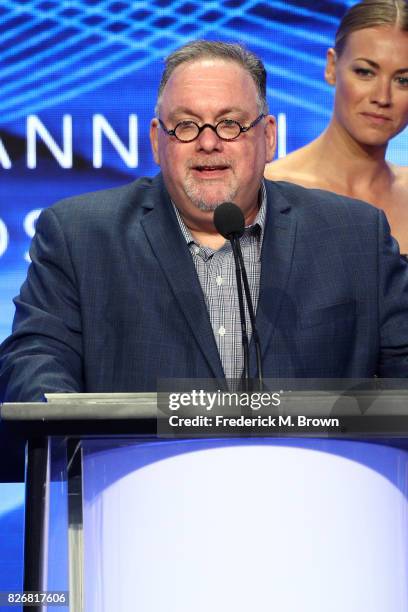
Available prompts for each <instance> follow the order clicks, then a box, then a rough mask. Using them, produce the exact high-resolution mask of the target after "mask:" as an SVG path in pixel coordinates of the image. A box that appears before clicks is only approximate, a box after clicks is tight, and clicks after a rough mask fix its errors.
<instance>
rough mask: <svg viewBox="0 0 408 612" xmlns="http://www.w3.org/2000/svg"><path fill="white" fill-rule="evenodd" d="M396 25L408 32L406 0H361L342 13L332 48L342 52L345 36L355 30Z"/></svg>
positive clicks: (339, 53) (338, 53) (407, 4)
mask: <svg viewBox="0 0 408 612" xmlns="http://www.w3.org/2000/svg"><path fill="white" fill-rule="evenodd" d="M382 25H391V26H398V27H399V28H400V29H401V30H403V31H406V32H408V2H407V1H406V0H363V1H362V2H359V3H358V4H355V5H354V6H352V7H351V8H349V10H348V11H347V12H346V14H345V15H344V17H343V19H342V20H341V22H340V25H339V27H338V29H337V32H336V39H335V46H334V49H335V51H336V54H337V56H338V57H340V55H341V54H342V52H343V50H344V47H345V44H346V42H347V37H348V36H349V35H350V34H351V33H352V32H356V31H357V30H364V29H365V28H373V27H375V26H382Z"/></svg>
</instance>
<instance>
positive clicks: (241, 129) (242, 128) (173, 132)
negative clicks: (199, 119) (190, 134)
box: [158, 113, 266, 143]
mask: <svg viewBox="0 0 408 612" xmlns="http://www.w3.org/2000/svg"><path fill="white" fill-rule="evenodd" d="M264 117H266V115H265V114H264V113H261V114H260V115H258V117H257V118H256V119H254V121H252V123H250V124H249V125H248V126H243V125H241V124H240V123H239V121H235V119H221V121H219V122H218V123H217V124H216V125H212V124H211V123H204V125H201V126H200V125H198V123H196V122H195V121H180V123H178V124H177V125H176V126H175V127H174V129H172V130H168V129H167V128H166V126H165V125H164V123H163V121H162V120H161V119H160V118H158V121H159V123H160V127H161V128H162V130H163V131H164V132H165V133H166V134H167V136H174V137H175V138H177V140H178V141H179V142H185V143H187V142H194V140H197V138H198V137H199V135H200V134H201V132H202V131H203V130H205V128H207V127H208V128H210V129H211V130H213V132H215V133H216V134H217V136H218V138H219V139H220V140H224V141H226V142H231V141H232V140H236V139H237V138H239V136H241V134H242V133H245V132H248V130H250V129H251V128H253V127H255V126H256V125H257V124H258V123H259V122H260V121H261V119H263V118H264ZM225 122H228V124H231V123H234V124H236V125H237V126H238V127H239V132H238V134H237V135H236V136H234V137H233V138H224V137H223V136H220V135H219V133H218V131H217V129H218V126H219V125H221V124H222V123H225ZM186 123H188V124H193V125H195V126H196V127H197V130H198V132H197V134H196V136H194V138H191V139H189V140H181V138H179V137H178V136H177V134H176V130H177V128H178V126H179V125H183V124H186Z"/></svg>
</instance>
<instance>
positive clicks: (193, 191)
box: [184, 178, 238, 212]
mask: <svg viewBox="0 0 408 612" xmlns="http://www.w3.org/2000/svg"><path fill="white" fill-rule="evenodd" d="M184 191H185V192H186V195H187V196H188V197H189V198H190V201H191V203H192V204H193V205H194V206H195V207H196V208H198V209H199V210H203V211H204V212H212V211H214V210H215V209H216V208H217V207H218V206H219V205H220V204H222V203H223V202H233V201H234V199H235V196H236V195H237V191H238V187H237V186H235V187H230V189H229V191H228V193H227V194H226V195H225V196H222V197H220V198H219V199H216V200H215V201H210V202H209V201H208V200H205V198H204V197H203V195H202V193H200V192H201V189H200V187H199V186H198V185H197V184H196V183H193V181H192V180H191V178H188V179H187V181H186V182H185V185H184Z"/></svg>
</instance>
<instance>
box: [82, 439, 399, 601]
mask: <svg viewBox="0 0 408 612" xmlns="http://www.w3.org/2000/svg"><path fill="white" fill-rule="evenodd" d="M83 461H84V464H83V479H84V480H83V482H84V516H83V520H84V562H85V585H84V588H85V610H86V612H113V611H115V612H193V611H194V612H208V611H210V610H211V612H227V611H228V612H230V611H231V612H248V611H256V612H272V611H273V612H278V611H279V612H318V611H322V612H363V611H367V612H368V611H369V612H408V500H407V491H408V478H407V474H408V453H406V452H405V451H402V450H399V449H395V448H390V447H388V446H383V445H380V444H369V443H360V442H346V441H336V440H300V439H298V440H289V439H288V440H258V441H249V440H211V441H205V440H204V441H203V440H196V441H171V442H166V441H164V442H151V443H146V442H145V443H132V444H131V445H129V446H124V447H123V446H122V447H120V448H111V449H109V448H105V449H104V448H103V446H101V445H97V444H95V443H92V442H88V443H87V442H85V443H84V460H83Z"/></svg>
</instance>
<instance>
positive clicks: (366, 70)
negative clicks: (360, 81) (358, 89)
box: [354, 68, 374, 77]
mask: <svg viewBox="0 0 408 612" xmlns="http://www.w3.org/2000/svg"><path fill="white" fill-rule="evenodd" d="M354 72H355V73H356V74H357V75H358V76H361V77H370V76H372V75H373V74H374V72H373V71H372V70H370V69H369V68H354Z"/></svg>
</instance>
